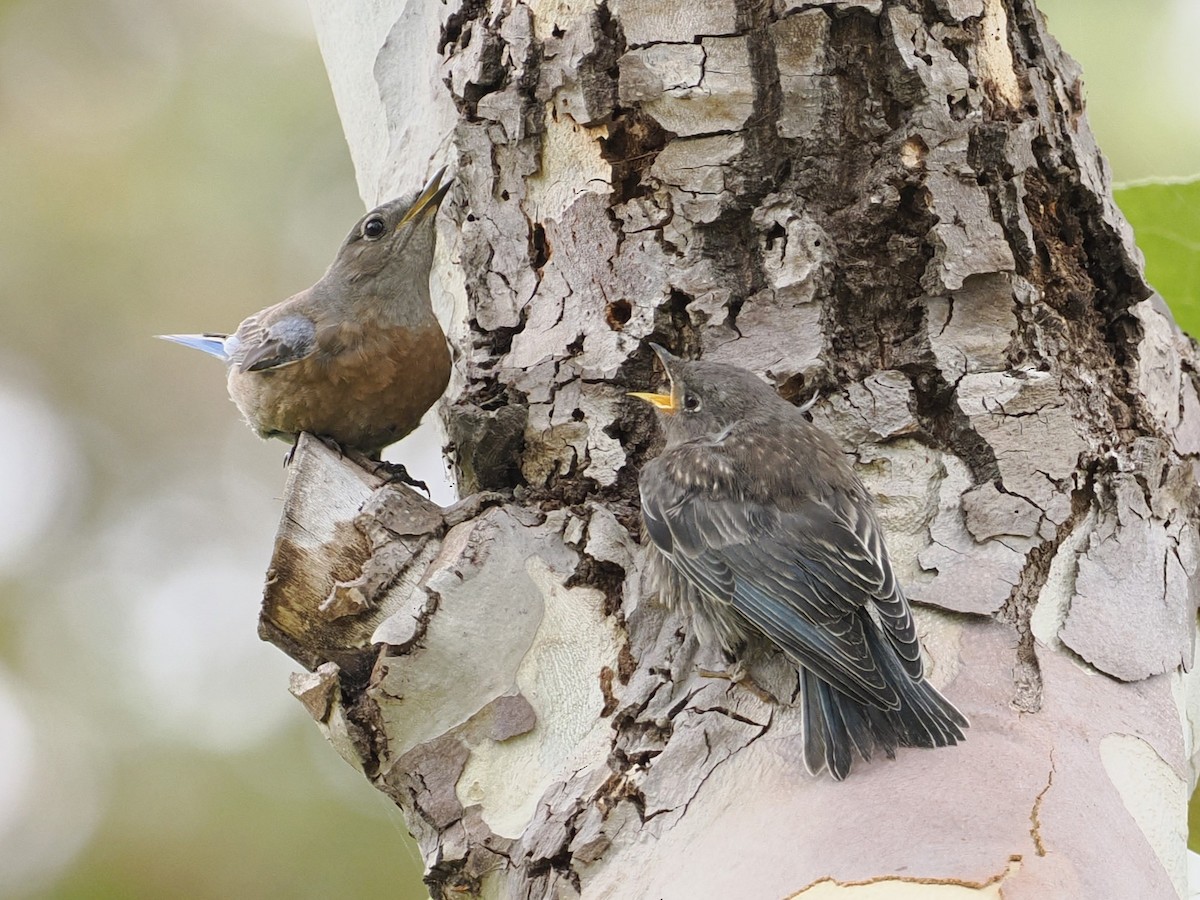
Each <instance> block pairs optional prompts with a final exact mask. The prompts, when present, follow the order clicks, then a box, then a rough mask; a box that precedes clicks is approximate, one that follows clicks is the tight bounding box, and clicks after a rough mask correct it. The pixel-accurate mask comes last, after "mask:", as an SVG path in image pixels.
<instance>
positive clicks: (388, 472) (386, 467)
mask: <svg viewBox="0 0 1200 900" xmlns="http://www.w3.org/2000/svg"><path fill="white" fill-rule="evenodd" d="M374 463H375V474H376V475H378V474H379V473H380V472H383V473H385V476H384V479H383V481H384V484H407V485H408V486H409V487H415V488H420V489H421V490H423V491H424V492H425V496H426V497H432V494H430V493H429V485H427V484H426V483H425V482H423V481H422V480H421V479H419V478H413V477H412V476H411V475H409V474H408V469H407V468H405V466H404V463H393V462H385V461H384V460H381V459H377V460H374Z"/></svg>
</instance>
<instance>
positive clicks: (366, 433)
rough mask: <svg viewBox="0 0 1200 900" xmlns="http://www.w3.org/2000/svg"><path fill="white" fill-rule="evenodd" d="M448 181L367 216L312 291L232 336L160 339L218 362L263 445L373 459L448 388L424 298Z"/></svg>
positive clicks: (437, 178) (436, 329)
mask: <svg viewBox="0 0 1200 900" xmlns="http://www.w3.org/2000/svg"><path fill="white" fill-rule="evenodd" d="M445 172H446V170H445V168H444V167H443V168H442V169H440V170H439V171H438V172H437V173H436V174H435V175H434V176H433V178H432V179H430V181H429V182H428V184H426V185H425V187H424V188H422V189H421V190H419V191H417V192H415V193H413V194H410V195H407V196H404V197H400V198H397V199H395V200H391V201H390V202H388V203H385V204H383V205H382V206H379V207H377V208H375V209H373V210H371V211H370V212H368V213H367V214H366V215H365V216H363V217H362V218H361V219H359V221H358V222H357V223H356V224H355V225H354V227H353V228H352V229H351V230H350V234H349V235H347V237H346V239H345V241H343V242H342V246H341V248H340V249H339V250H338V253H337V256H336V257H335V258H334V260H333V263H332V264H331V265H330V266H329V268H328V269H327V270H326V272H325V274H324V275H323V276H321V279H320V280H319V281H317V283H316V284H314V285H312V287H309V288H307V289H306V290H303V291H301V292H300V293H298V294H295V295H293V296H291V297H289V298H287V299H286V300H283V301H282V302H280V303H276V304H275V305H274V306H269V307H267V308H266V309H264V310H261V311H260V312H256V313H254V314H253V315H251V316H249V317H248V318H247V319H246V320H245V321H243V322H242V323H241V325H239V326H238V328H237V330H236V331H235V332H234V333H233V334H215V333H210V334H163V335H159V337H161V338H163V339H164V340H168V341H173V342H175V343H177V344H182V345H184V346H185V347H191V348H193V349H196V350H201V351H203V352H205V353H208V354H210V355H212V356H215V357H217V359H220V360H222V361H223V362H224V363H225V365H226V366H227V368H228V378H227V382H228V387H229V394H230V396H231V397H232V399H233V402H234V403H235V404H237V407H238V409H239V410H241V413H242V415H243V416H244V417H245V419H246V422H247V423H248V424H249V425H250V427H251V428H252V429H253V430H254V431H256V432H257V433H258V434H259V436H260V437H263V438H282V439H284V440H288V441H292V442H295V441H296V440H298V438H299V435H300V433H301V432H309V433H311V434H313V435H315V436H317V437H320V438H323V439H325V440H326V441H329V442H332V443H333V444H335V445H336V446H337V447H339V448H342V449H350V450H357V451H360V452H362V453H365V454H366V455H367V456H368V457H370V458H373V459H378V458H379V454H380V453H381V452H382V450H383V448H384V447H386V446H387V445H389V444H391V443H393V442H395V441H398V440H399V439H400V438H402V437H404V436H405V435H406V434H408V433H409V432H410V431H412V430H413V429H414V428H416V426H417V424H418V423H419V422H420V421H421V417H422V416H424V415H425V413H426V412H427V411H428V410H429V408H430V407H432V406H433V404H434V403H436V402H437V401H438V398H440V397H441V395H442V393H443V391H445V389H446V385H447V384H448V383H449V379H450V367H451V361H450V349H449V347H448V346H447V343H446V337H445V334H444V333H443V332H442V328H441V325H439V324H438V320H437V317H436V316H435V315H434V313H433V307H432V304H431V302H430V298H429V273H430V270H431V268H432V266H433V249H434V218H435V214H436V212H437V209H438V207H439V205H440V204H441V202H442V199H443V198H444V197H445V196H446V192H447V191H448V190H449V189H450V186H451V184H452V183H453V181H452V179H451V180H447V181H446V182H445V183H442V177H443V176H444V175H445ZM293 450H294V445H293ZM289 458H290V454H289ZM406 480H408V479H407V478H406ZM410 483H411V480H410Z"/></svg>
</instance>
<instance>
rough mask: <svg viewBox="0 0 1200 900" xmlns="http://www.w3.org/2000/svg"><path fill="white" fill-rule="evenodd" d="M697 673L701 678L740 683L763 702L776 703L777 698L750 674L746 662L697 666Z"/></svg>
mask: <svg viewBox="0 0 1200 900" xmlns="http://www.w3.org/2000/svg"><path fill="white" fill-rule="evenodd" d="M696 671H697V673H698V674H699V675H700V677H701V678H722V679H724V680H726V681H728V682H730V683H731V684H736V685H739V686H741V687H743V688H745V689H746V690H748V691H749V692H750V693H751V694H753V695H754V696H755V697H757V698H758V699H759V700H761V701H762V702H763V703H775V702H776V700H775V698H774V697H773V696H772V695H771V694H770V692H768V691H767V690H765V689H764V688H761V687H759V686H758V683H757V682H756V681H755V680H754V679H753V678H752V677H751V676H750V670H749V669H747V668H746V664H745V663H744V662H742V661H741V660H738V661H737V662H735V663H734V664H733V665H731V666H730V667H729V668H728V669H724V670H721V669H705V668H702V667H697V668H696Z"/></svg>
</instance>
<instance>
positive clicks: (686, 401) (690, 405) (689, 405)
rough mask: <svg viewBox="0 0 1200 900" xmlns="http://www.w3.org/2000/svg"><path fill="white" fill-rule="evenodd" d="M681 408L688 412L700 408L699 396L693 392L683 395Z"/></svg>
mask: <svg viewBox="0 0 1200 900" xmlns="http://www.w3.org/2000/svg"><path fill="white" fill-rule="evenodd" d="M683 408H684V409H686V410H687V411H688V412H695V411H696V410H698V409H699V408H700V398H699V397H697V396H696V395H695V394H684V395H683Z"/></svg>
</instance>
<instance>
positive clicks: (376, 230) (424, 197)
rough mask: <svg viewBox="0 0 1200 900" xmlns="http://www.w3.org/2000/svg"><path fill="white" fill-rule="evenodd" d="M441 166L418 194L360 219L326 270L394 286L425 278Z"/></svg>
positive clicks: (443, 187)
mask: <svg viewBox="0 0 1200 900" xmlns="http://www.w3.org/2000/svg"><path fill="white" fill-rule="evenodd" d="M445 173H446V169H445V167H442V168H441V169H439V170H438V172H437V174H435V175H434V176H433V178H431V179H430V180H429V183H428V184H427V185H425V187H424V188H422V189H421V190H420V191H418V192H416V193H415V194H408V195H406V196H404V197H397V198H396V199H395V200H389V201H388V202H387V203H385V204H383V205H382V206H377V207H375V209H373V210H371V211H370V212H369V213H367V214H366V215H365V216H363V217H362V218H361V219H359V220H358V222H357V223H356V224H355V226H354V227H353V228H352V229H350V234H349V235H347V237H346V240H345V241H344V242H343V243H342V248H341V249H340V250H339V251H338V255H337V259H335V260H334V261H333V265H332V266H330V271H331V272H333V273H336V274H338V275H341V276H343V277H345V278H347V279H348V280H350V281H361V280H363V279H365V278H373V277H377V276H379V275H380V274H381V273H382V274H384V275H386V277H387V278H388V279H390V280H394V281H396V282H397V286H402V285H404V284H407V283H412V281H413V280H417V281H419V282H420V283H422V284H424V283H426V282H427V281H428V280H429V270H430V268H431V267H432V266H433V242H434V228H433V221H434V218H435V213H437V209H438V206H439V205H440V204H441V202H442V199H443V198H444V197H445V196H446V192H447V191H448V190H450V186H451V185H452V184H453V183H454V181H453V179H447V181H446V183H445V184H443V183H442V176H443V175H445Z"/></svg>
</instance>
